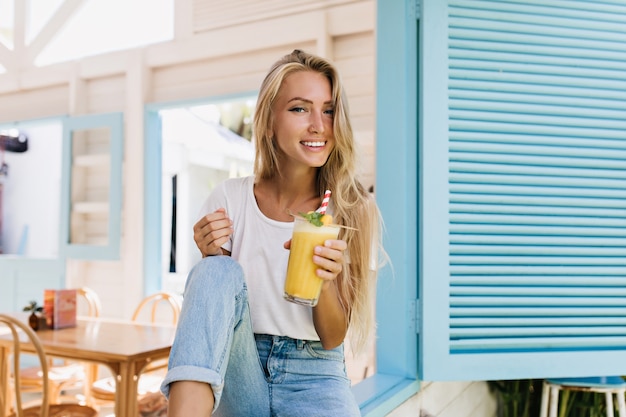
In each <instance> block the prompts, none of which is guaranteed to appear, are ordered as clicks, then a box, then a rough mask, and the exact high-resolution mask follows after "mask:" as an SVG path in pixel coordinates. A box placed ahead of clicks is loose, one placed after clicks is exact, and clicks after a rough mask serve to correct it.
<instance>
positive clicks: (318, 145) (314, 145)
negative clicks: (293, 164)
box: [300, 141, 326, 148]
mask: <svg viewBox="0 0 626 417" xmlns="http://www.w3.org/2000/svg"><path fill="white" fill-rule="evenodd" d="M300 143H302V144H303V145H304V146H308V147H310V148H321V147H322V146H324V145H326V142H324V141H311V142H300Z"/></svg>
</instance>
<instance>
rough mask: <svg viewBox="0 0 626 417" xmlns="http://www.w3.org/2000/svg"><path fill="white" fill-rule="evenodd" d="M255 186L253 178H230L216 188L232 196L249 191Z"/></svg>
mask: <svg viewBox="0 0 626 417" xmlns="http://www.w3.org/2000/svg"><path fill="white" fill-rule="evenodd" d="M253 184H254V177H253V176H247V177H235V178H228V179H226V180H224V181H222V182H221V183H220V184H219V185H218V186H217V187H216V188H221V190H222V192H224V193H226V194H229V195H230V194H231V193H238V192H241V191H245V190H247V189H251V188H252V186H253Z"/></svg>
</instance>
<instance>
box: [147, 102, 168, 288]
mask: <svg viewBox="0 0 626 417" xmlns="http://www.w3.org/2000/svg"><path fill="white" fill-rule="evenodd" d="M145 120H146V124H145V138H144V147H143V148H144V152H145V156H144V217H143V219H144V222H143V230H144V239H143V242H144V258H143V269H144V280H143V281H144V285H143V287H144V295H145V296H148V295H149V294H154V293H155V292H157V291H160V290H161V288H162V283H163V276H162V273H161V228H162V224H161V223H162V220H161V218H162V212H161V201H162V200H161V177H162V169H161V167H162V149H163V141H162V135H161V116H160V115H159V112H158V110H157V109H154V108H148V109H146V112H145Z"/></svg>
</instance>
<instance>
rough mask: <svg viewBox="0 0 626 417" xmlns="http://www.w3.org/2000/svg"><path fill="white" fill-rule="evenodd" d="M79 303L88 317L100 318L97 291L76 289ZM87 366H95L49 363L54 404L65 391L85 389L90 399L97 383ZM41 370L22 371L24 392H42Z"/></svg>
mask: <svg viewBox="0 0 626 417" xmlns="http://www.w3.org/2000/svg"><path fill="white" fill-rule="evenodd" d="M76 295H77V302H80V301H82V302H83V303H84V304H85V307H86V309H87V314H86V315H87V316H89V317H99V316H100V312H101V311H102V304H101V303H100V298H99V297H98V294H96V292H95V291H93V290H92V289H90V288H87V287H82V288H78V289H76ZM86 366H92V367H93V366H95V365H91V364H82V363H77V362H65V361H64V362H63V363H56V364H55V363H53V362H52V361H49V363H48V379H49V388H48V389H49V396H50V402H51V403H52V404H56V403H59V402H60V401H61V398H62V392H63V391H64V390H71V389H78V388H81V387H82V388H83V390H84V391H85V392H84V395H85V397H88V396H89V394H88V390H89V389H90V387H91V384H92V383H93V382H94V381H95V376H93V375H94V371H93V370H91V372H86V371H87V368H86ZM41 374H42V371H41V368H40V367H38V366H32V367H27V368H23V369H22V370H21V371H20V380H21V385H20V389H21V390H22V391H23V392H40V391H41V390H42V387H43V381H42V379H41Z"/></svg>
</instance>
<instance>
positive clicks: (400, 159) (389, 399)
mask: <svg viewBox="0 0 626 417" xmlns="http://www.w3.org/2000/svg"><path fill="white" fill-rule="evenodd" d="M421 7H422V5H421V2H420V1H415V0H393V1H385V2H382V1H379V2H377V12H376V15H377V40H376V42H377V45H378V46H377V51H378V52H377V80H376V83H377V89H376V91H377V105H376V112H377V122H376V124H377V131H376V138H377V140H376V143H377V145H376V167H377V168H376V189H375V194H376V199H377V202H378V204H379V207H380V209H381V212H382V214H383V218H384V221H385V227H386V234H385V236H384V245H385V249H386V251H387V252H388V253H389V256H390V261H391V264H392V267H390V266H387V267H385V268H384V269H383V270H381V271H380V276H379V283H378V290H377V296H376V297H377V307H376V314H377V321H378V328H377V345H376V368H377V373H376V375H374V376H373V377H370V378H367V379H366V380H364V381H362V382H360V383H359V384H357V385H356V386H355V387H354V388H353V391H354V393H355V395H356V397H357V400H358V402H359V404H360V407H361V413H362V415H364V416H371V417H374V416H384V415H386V414H387V413H388V412H389V411H391V410H392V409H393V408H395V407H397V406H398V405H399V404H401V403H402V402H404V401H405V400H406V399H407V398H409V397H410V396H412V395H413V394H415V392H417V390H418V389H419V382H418V381H417V378H416V377H417V337H418V336H417V332H418V330H419V329H418V328H417V327H416V321H415V316H414V315H415V311H413V310H414V309H413V310H412V307H411V306H414V305H415V300H417V298H418V288H417V274H418V272H417V265H418V259H417V253H418V252H417V241H418V233H417V229H418V224H419V221H420V219H419V217H418V210H417V205H418V199H417V190H418V182H417V180H418V177H417V156H418V141H417V137H418V134H417V131H418V130H417V129H418V121H417V106H418V102H417V91H418V24H417V21H418V16H422V8H421ZM420 36H422V35H421V33H420ZM412 311H413V317H412V316H411V312H412Z"/></svg>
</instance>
